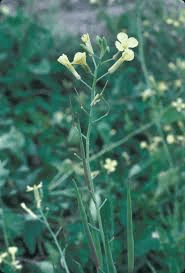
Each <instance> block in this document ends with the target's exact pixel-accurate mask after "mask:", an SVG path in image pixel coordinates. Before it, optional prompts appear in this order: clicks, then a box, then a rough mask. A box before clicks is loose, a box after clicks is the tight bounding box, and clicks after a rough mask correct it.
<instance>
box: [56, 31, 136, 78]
mask: <svg viewBox="0 0 185 273" xmlns="http://www.w3.org/2000/svg"><path fill="white" fill-rule="evenodd" d="M97 37H98V36H97ZM81 39H82V42H83V43H84V44H82V45H81V46H82V48H83V49H84V50H85V51H87V52H88V54H89V56H90V57H94V50H93V47H92V44H91V40H90V37H89V34H88V33H87V34H84V35H82V37H81ZM117 39H118V41H116V42H115V46H116V48H117V50H118V53H119V52H121V54H122V55H121V57H120V58H119V59H118V60H117V61H116V62H115V63H114V64H113V65H112V66H111V67H110V68H109V69H108V73H110V74H112V73H114V72H115V71H116V70H117V69H118V68H119V67H120V65H121V64H122V63H123V62H124V61H132V60H133V59H134V51H133V50H132V49H130V48H134V47H136V46H137V45H138V41H137V40H136V39H135V38H134V37H130V38H129V37H128V35H127V34H126V33H124V32H120V33H118V35H117ZM102 41H103V39H102ZM104 42H105V40H104V41H103V43H104ZM104 46H105V43H104ZM107 48H108V46H106V49H107ZM104 51H105V49H104ZM116 56H117V54H116ZM113 59H114V57H113ZM57 61H58V62H59V63H61V64H63V65H64V66H65V67H66V68H67V69H68V70H69V71H70V72H71V73H72V74H73V75H74V76H75V78H76V79H77V80H81V76H80V75H79V73H78V72H77V71H76V69H75V67H74V65H81V66H82V67H83V68H84V69H85V70H86V71H89V72H91V70H90V68H89V66H88V64H87V62H86V52H77V53H76V54H75V56H74V59H73V61H72V62H70V61H69V59H68V57H67V55H65V54H62V55H61V56H60V57H59V58H58V59H57Z"/></svg>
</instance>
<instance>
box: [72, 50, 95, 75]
mask: <svg viewBox="0 0 185 273" xmlns="http://www.w3.org/2000/svg"><path fill="white" fill-rule="evenodd" d="M72 64H79V65H81V66H82V68H83V69H84V70H85V71H86V72H89V71H91V69H90V67H89V66H88V64H87V62H86V53H85V52H83V53H82V52H77V53H76V54H75V56H74V59H73V62H72Z"/></svg>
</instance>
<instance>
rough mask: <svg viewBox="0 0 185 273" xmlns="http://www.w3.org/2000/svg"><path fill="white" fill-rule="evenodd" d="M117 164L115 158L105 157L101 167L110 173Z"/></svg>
mask: <svg viewBox="0 0 185 273" xmlns="http://www.w3.org/2000/svg"><path fill="white" fill-rule="evenodd" d="M117 165H118V162H117V161H116V160H112V159H110V158H107V159H106V160H105V164H104V165H103V167H104V168H105V169H106V170H107V172H108V174H109V173H112V172H114V171H115V170H116V166H117Z"/></svg>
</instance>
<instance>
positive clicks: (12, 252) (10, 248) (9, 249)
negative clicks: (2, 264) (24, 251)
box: [8, 246, 18, 260]
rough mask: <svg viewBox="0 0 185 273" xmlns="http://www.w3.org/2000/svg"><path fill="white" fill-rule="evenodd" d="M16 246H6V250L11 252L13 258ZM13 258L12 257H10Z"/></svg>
mask: <svg viewBox="0 0 185 273" xmlns="http://www.w3.org/2000/svg"><path fill="white" fill-rule="evenodd" d="M17 250H18V248H17V247H16V246H10V247H9V248H8V252H9V253H10V254H11V256H12V257H13V258H14V257H15V253H16V252H17ZM12 260H13V259H12Z"/></svg>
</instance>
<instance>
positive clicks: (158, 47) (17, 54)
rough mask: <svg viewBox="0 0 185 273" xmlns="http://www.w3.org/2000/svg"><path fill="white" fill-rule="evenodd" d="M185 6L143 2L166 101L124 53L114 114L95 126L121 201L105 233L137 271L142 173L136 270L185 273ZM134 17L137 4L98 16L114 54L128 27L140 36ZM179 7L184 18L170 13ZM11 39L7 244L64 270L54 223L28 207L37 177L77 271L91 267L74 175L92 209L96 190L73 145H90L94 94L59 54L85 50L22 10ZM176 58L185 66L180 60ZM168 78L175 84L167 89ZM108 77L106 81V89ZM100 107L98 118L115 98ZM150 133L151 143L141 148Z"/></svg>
mask: <svg viewBox="0 0 185 273" xmlns="http://www.w3.org/2000/svg"><path fill="white" fill-rule="evenodd" d="M143 5H144V4H143ZM183 12H184V11H183V10H180V9H177V11H176V14H174V13H172V11H171V9H170V7H167V6H166V5H165V4H164V5H162V1H156V3H146V4H145V5H144V6H143V12H142V18H141V19H142V20H141V23H142V25H141V28H142V34H143V38H144V56H145V61H146V66H147V69H148V72H149V76H153V77H154V80H152V78H151V77H150V79H149V81H150V85H151V87H152V89H153V90H154V91H155V101H153V99H152V97H153V96H151V97H148V98H146V99H145V98H144V96H142V94H143V92H144V91H145V90H146V89H147V88H148V86H147V82H146V79H145V77H144V74H143V71H142V60H141V55H140V54H139V52H138V54H137V55H136V59H135V61H134V62H133V63H131V64H124V65H123V67H122V68H121V69H120V70H119V71H117V72H116V73H115V75H113V77H111V78H110V79H109V82H108V85H107V89H106V92H105V97H106V100H107V101H108V103H109V104H110V111H109V115H108V116H107V117H106V118H104V119H103V120H101V121H100V122H99V123H98V126H97V128H95V129H94V131H93V133H92V134H93V136H92V143H91V145H92V146H91V147H93V148H92V151H91V154H92V155H95V157H96V160H93V159H92V161H91V164H92V169H93V170H99V171H100V174H99V175H98V176H97V178H96V179H95V184H96V190H97V191H99V192H100V195H101V197H102V198H103V199H104V198H108V199H109V200H110V201H111V202H110V203H108V207H109V208H108V210H107V207H105V208H104V209H103V210H102V212H101V213H102V217H103V218H104V219H105V221H104V223H103V224H104V225H105V227H106V232H107V233H108V234H109V236H112V237H113V236H114V240H113V241H112V244H111V247H112V251H113V255H114V260H115V261H116V267H117V269H118V272H120V273H121V272H127V254H126V185H127V181H128V178H129V177H130V175H131V174H133V173H134V176H133V178H132V179H131V191H132V193H131V195H132V201H133V223H134V239H135V255H136V257H135V271H134V272H137V273H140V272H159V273H164V272H170V273H176V272H179V273H180V272H182V271H183V269H184V267H185V265H184V258H185V257H184V256H185V255H184V253H185V237H184V231H185V215H184V211H183V207H184V203H185V200H184V191H185V175H184V174H185V172H184V171H185V170H184V155H185V153H184V144H185V126H184V112H183V111H181V112H178V111H176V109H175V108H173V107H171V103H172V102H173V101H175V100H176V99H177V98H178V97H179V96H180V97H181V98H182V99H185V97H184V91H185V90H184V80H185V67H183V61H184V59H183V58H184V42H183V41H184V39H185V34H184V30H183V29H184V22H183V21H182V19H181V20H179V18H182V14H183ZM131 18H136V10H135V8H134V9H132V10H131V11H128V12H127V13H123V14H121V15H120V16H115V17H114V16H110V15H108V14H106V12H104V13H102V12H101V13H100V14H99V16H98V19H99V20H103V21H104V22H105V23H106V26H107V30H108V33H109V37H110V41H109V42H110V44H109V46H110V52H111V54H114V53H115V48H114V45H113V44H114V41H115V39H116V34H117V33H118V32H120V31H122V30H123V29H125V30H126V32H128V34H129V36H134V37H138V20H133V19H131ZM169 18H173V20H174V21H177V22H179V24H178V23H176V26H174V24H172V23H170V24H169V23H166V22H167V21H166V20H167V19H169ZM0 41H1V42H0V88H1V94H0V96H1V97H0V114H1V117H0V125H1V127H0V158H1V160H2V161H1V164H0V179H1V181H0V195H1V198H0V199H1V208H0V230H1V232H0V253H1V252H4V251H6V244H7V243H8V244H9V245H10V246H12V245H15V246H17V247H18V257H19V260H20V262H21V264H22V265H23V269H22V272H23V273H24V272H30V273H31V272H39V273H40V272H43V273H45V272H49V273H53V272H63V269H62V267H61V264H60V261H59V255H58V253H57V250H56V248H55V246H54V244H53V242H52V238H51V237H50V235H49V234H48V232H47V230H46V229H45V228H44V226H43V225H42V224H41V223H40V222H38V221H37V220H33V219H30V217H29V215H26V214H25V213H24V212H23V210H22V209H21V207H20V204H21V202H25V203H26V204H28V206H29V207H31V208H33V211H34V200H33V197H32V195H31V194H28V193H26V186H27V185H33V184H38V183H39V182H40V181H43V193H44V194H43V204H44V207H45V209H46V212H47V217H48V220H49V222H50V223H51V226H52V228H53V230H54V231H55V232H56V233H57V232H58V239H59V242H60V244H61V245H62V247H65V246H66V258H67V262H68V264H69V268H70V269H71V272H74V273H77V272H82V271H80V270H81V266H80V264H81V265H82V268H83V269H84V272H85V273H86V272H87V273H93V272H94V267H93V263H92V261H91V258H90V251H89V249H88V242H87V238H86V237H85V235H84V232H83V227H82V223H81V220H80V217H79V211H78V208H77V200H76V195H75V192H74V186H73V183H72V177H75V179H76V181H77V182H78V185H79V188H80V192H81V195H82V197H83V200H84V201H85V202H86V204H87V210H88V204H89V202H90V200H89V199H88V195H87V189H86V188H85V186H84V183H83V176H82V169H81V167H80V166H79V159H78V158H77V157H75V156H74V153H77V154H78V152H79V139H78V135H77V134H76V127H75V120H76V116H79V117H80V118H81V119H82V120H83V121H82V129H83V128H84V127H85V124H86V118H85V116H84V112H82V111H81V110H80V107H79V106H78V103H77V101H80V103H81V104H82V105H85V104H86V102H88V101H89V98H88V90H86V88H84V87H83V86H82V85H81V83H78V82H75V80H74V79H73V78H72V77H71V75H70V74H68V72H67V71H66V70H65V69H64V68H63V67H62V66H61V65H60V64H58V63H57V62H56V59H57V58H58V56H59V55H60V54H62V53H67V54H68V55H69V57H71V56H72V55H73V53H74V52H77V51H79V50H80V47H79V38H78V39H77V37H71V36H69V35H68V34H63V36H62V37H57V38H56V37H53V35H52V33H51V32H50V31H49V30H48V29H47V28H45V27H44V26H42V25H40V24H39V23H38V22H37V21H35V20H34V19H33V18H30V17H29V16H27V15H25V14H24V12H23V10H18V11H17V13H16V14H14V15H10V16H4V15H3V14H1V15H0ZM59 45H60V48H59ZM139 46H141V45H139ZM70 54H71V55H70ZM169 63H174V64H176V66H175V67H176V68H175V69H171V68H170V65H169ZM85 77H87V76H85ZM87 80H88V78H87ZM177 80H179V83H181V84H179V85H178V84H177ZM161 82H162V83H164V84H165V85H166V86H167V89H166V90H161V88H160V84H161ZM104 83H105V81H104V80H101V81H100V82H99V86H98V88H99V89H100V90H101V89H102V87H103V85H104ZM74 87H75V88H76V90H77V91H78V96H77V95H76V93H75V90H74ZM96 109H97V110H96V113H95V115H96V118H99V117H100V116H101V115H103V114H104V113H105V111H106V106H104V105H103V106H101V105H100V106H99V107H97V108H96ZM163 112H164V113H163ZM156 119H159V120H160V130H161V131H162V135H163V140H162V141H160V142H159V143H157V144H156V142H155V139H154V137H156V136H160V134H159V128H157V126H156V123H155V120H156ZM147 124H149V125H148V128H147V129H145V125H147ZM167 126H168V129H167ZM142 128H143V129H142ZM165 128H166V129H165ZM136 130H139V133H137V131H136ZM169 134H170V135H173V136H174V137H175V138H176V139H177V137H178V136H182V138H181V141H180V140H179V142H177V141H176V142H174V143H168V142H167V136H168V135H169ZM124 138H125V140H124ZM179 139H180V138H179ZM120 140H122V141H121V142H120ZM143 141H145V142H147V147H148V148H147V149H142V148H141V143H142V142H143ZM112 144H113V145H112ZM152 144H155V145H153V146H152ZM165 145H167V149H166V146H165ZM111 147H112V148H111ZM152 147H153V148H152ZM102 150H103V151H104V152H103V153H102V155H100V156H99V155H98V153H99V152H100V151H102ZM106 151H107V152H106ZM108 157H110V158H112V159H116V160H117V161H118V163H119V164H118V167H117V169H116V172H114V173H112V174H111V175H108V174H107V173H106V171H105V169H104V167H103V164H104V161H105V159H106V158H108ZM108 211H109V212H108ZM110 212H111V213H110ZM111 215H112V216H111ZM109 217H110V218H111V225H110V226H108V223H110V221H109V222H108V223H107V220H108V218H109ZM3 229H5V230H6V236H7V238H5V237H6V236H5V233H4V232H2V231H3ZM60 229H61V230H60ZM5 230H4V231H5ZM59 231H60V232H59ZM158 235H159V238H158ZM155 236H156V237H155ZM77 265H78V267H77ZM151 265H152V267H153V268H155V271H152V270H151ZM77 268H78V269H77ZM2 270H3V272H4V273H9V272H14V270H13V269H11V268H10V267H9V266H8V265H7V264H2Z"/></svg>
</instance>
